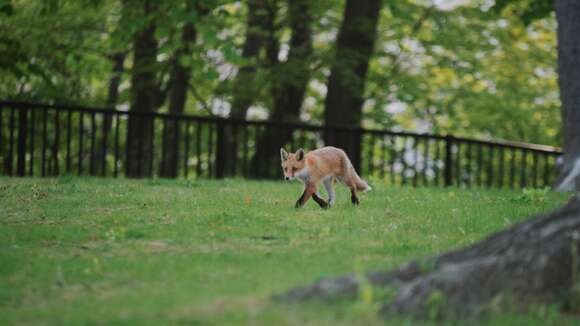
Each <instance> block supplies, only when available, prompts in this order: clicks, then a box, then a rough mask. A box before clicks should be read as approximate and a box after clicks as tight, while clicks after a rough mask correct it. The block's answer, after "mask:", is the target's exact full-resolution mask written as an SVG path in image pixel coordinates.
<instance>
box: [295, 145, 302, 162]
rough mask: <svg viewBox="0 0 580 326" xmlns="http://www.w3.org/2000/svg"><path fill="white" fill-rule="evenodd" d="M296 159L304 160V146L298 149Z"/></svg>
mask: <svg viewBox="0 0 580 326" xmlns="http://www.w3.org/2000/svg"><path fill="white" fill-rule="evenodd" d="M296 159H297V160H298V161H302V160H303V159H304V150H303V149H302V148H300V149H298V150H297V151H296Z"/></svg>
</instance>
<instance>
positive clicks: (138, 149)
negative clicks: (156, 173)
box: [125, 0, 160, 178]
mask: <svg viewBox="0 0 580 326" xmlns="http://www.w3.org/2000/svg"><path fill="white" fill-rule="evenodd" d="M155 2H156V1H153V0H143V1H141V2H137V3H138V4H139V7H140V10H139V14H140V15H142V16H143V17H144V18H145V20H146V22H145V24H144V25H143V27H142V28H141V29H140V30H139V31H138V32H137V33H136V34H135V37H134V41H133V42H134V43H133V69H132V73H131V109H130V110H131V112H136V113H140V114H142V115H133V116H131V117H130V119H129V122H128V130H127V139H126V149H127V164H126V166H125V174H126V175H127V176H128V177H132V178H139V177H147V176H151V175H152V173H153V170H152V162H153V153H152V152H151V142H152V141H153V131H154V130H153V119H152V118H151V117H150V116H147V114H148V113H153V112H155V110H156V108H157V103H158V101H159V95H160V93H159V85H158V83H157V79H156V75H155V73H156V71H157V70H156V68H157V40H156V39H155V30H156V24H155V20H154V16H153V14H154V13H155V11H156V9H157V5H156V4H155ZM132 4H135V3H133V2H132V1H127V2H126V5H127V6H130V5H132Z"/></svg>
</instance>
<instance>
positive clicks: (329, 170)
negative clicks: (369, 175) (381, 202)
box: [280, 146, 371, 209]
mask: <svg viewBox="0 0 580 326" xmlns="http://www.w3.org/2000/svg"><path fill="white" fill-rule="evenodd" d="M280 158H281V159H282V171H283V173H284V179H285V180H286V181H292V180H295V179H298V180H299V181H301V182H302V183H303V184H304V192H303V193H302V195H301V196H300V198H298V200H297V201H296V205H295V208H301V207H302V206H304V204H306V202H307V201H308V200H309V199H310V198H312V199H314V201H315V202H316V203H317V204H318V205H319V206H320V207H321V208H323V209H326V208H329V207H331V206H332V205H334V202H335V200H336V194H335V192H334V188H333V183H334V182H335V180H337V181H339V182H340V183H342V184H343V185H345V186H347V187H348V188H350V200H351V202H352V204H353V205H355V206H357V205H359V203H360V201H359V199H358V197H357V191H362V192H367V191H370V190H371V187H370V186H369V185H368V183H366V182H365V181H364V180H363V179H361V178H360V177H359V175H358V174H357V173H356V171H355V169H354V167H353V166H352V163H351V162H350V159H349V158H348V156H347V155H346V153H345V152H344V151H343V150H342V149H340V148H336V147H332V146H326V147H321V148H318V149H315V150H313V151H310V152H305V151H304V150H303V149H302V148H300V149H298V150H297V151H296V152H295V153H288V152H286V150H285V149H284V148H280ZM321 182H322V184H323V185H324V188H325V189H326V192H327V193H328V201H326V200H324V199H322V198H321V197H320V196H319V194H318V186H319V185H320V183H321Z"/></svg>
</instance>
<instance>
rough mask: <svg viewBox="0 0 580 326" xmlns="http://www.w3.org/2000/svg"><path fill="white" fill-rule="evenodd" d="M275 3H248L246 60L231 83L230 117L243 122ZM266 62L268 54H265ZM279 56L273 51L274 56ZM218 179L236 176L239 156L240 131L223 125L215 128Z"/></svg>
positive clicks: (253, 93)
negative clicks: (217, 146)
mask: <svg viewBox="0 0 580 326" xmlns="http://www.w3.org/2000/svg"><path fill="white" fill-rule="evenodd" d="M276 5H277V0H248V20H247V23H246V24H247V27H246V39H245V41H244V45H243V48H242V58H244V59H245V60H247V61H249V63H247V64H245V65H243V66H242V67H241V68H240V69H239V71H238V74H237V76H236V79H235V80H234V82H233V99H232V107H231V111H230V115H229V117H230V118H232V119H245V118H246V114H247V112H248V108H249V107H250V105H252V103H253V102H254V101H255V99H256V97H257V95H258V93H259V89H258V86H257V84H256V72H257V67H258V65H259V62H260V61H261V59H260V51H261V50H262V49H263V48H264V47H267V45H268V44H269V36H270V35H272V34H273V33H274V29H275V26H274V19H275V12H276ZM267 52H268V53H267V57H266V61H268V57H269V56H270V55H271V54H270V53H269V52H270V51H267ZM277 55H278V53H277V52H276V56H277ZM218 131H219V132H218V140H217V143H218V144H219V145H220V147H219V148H218V151H217V161H218V168H217V171H216V175H217V177H220V178H221V177H224V176H232V175H234V174H235V168H236V166H235V163H236V162H235V161H236V156H237V153H238V141H237V140H238V139H239V138H240V128H236V127H235V126H234V124H226V125H224V126H221V127H220V128H219V129H218Z"/></svg>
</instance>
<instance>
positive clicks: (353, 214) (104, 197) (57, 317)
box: [0, 177, 573, 325]
mask: <svg viewBox="0 0 580 326" xmlns="http://www.w3.org/2000/svg"><path fill="white" fill-rule="evenodd" d="M373 186H374V191H372V192H370V193H367V194H363V195H361V205H360V207H358V208H354V207H352V206H351V205H350V202H349V194H348V192H347V191H346V189H344V188H342V187H341V188H339V189H338V193H337V195H338V200H337V204H336V206H335V207H333V208H331V209H329V210H321V209H319V208H318V206H317V205H316V204H315V203H314V202H309V203H308V204H307V205H306V207H305V208H304V209H302V210H295V209H294V208H293V205H294V202H295V201H296V199H297V198H298V196H299V195H300V192H301V186H300V185H299V184H298V183H283V182H281V181H280V182H256V181H244V180H225V181H204V180H202V181H195V180H182V181H166V180H144V181H129V180H109V179H92V178H87V179H79V178H73V177H65V178H58V179H10V178H0V316H1V317H0V319H1V320H2V321H3V324H4V325H7V324H8V325H9V324H16V325H18V324H75V325H78V324H106V325H110V324H128V323H132V324H159V323H174V324H193V325H198V324H199V325H222V324H263V325H274V324H275V325H284V324H291V325H303V324H313V325H320V324H333V325H335V324H361V323H366V324H382V323H384V322H385V321H382V320H380V319H378V318H377V317H376V314H375V313H376V311H377V309H378V307H379V306H380V301H379V300H377V299H373V298H372V296H371V298H369V296H368V295H365V296H361V297H360V298H357V299H356V300H354V301H352V302H350V301H349V302H340V303H337V304H333V305H329V304H325V303H318V302H313V303H307V304H298V305H284V304H278V303H272V302H270V301H269V300H268V297H269V296H270V295H271V294H275V293H279V292H282V291H284V290H285V289H288V288H290V287H293V286H297V285H303V284H307V283H309V282H312V281H315V280H316V279H318V278H320V277H323V276H330V275H339V274H344V273H348V272H352V271H355V272H362V271H367V270H373V269H384V268H391V267H394V266H396V265H398V264H401V263H403V262H405V261H407V260H409V259H411V258H415V257H421V256H425V255H430V254H433V253H436V252H438V251H441V250H446V249H450V248H454V247H459V246H464V245H467V244H470V243H473V242H474V241H477V240H478V239H481V238H482V237H484V236H486V235H487V234H489V233H491V232H493V231H495V230H498V229H501V228H504V227H506V226H509V225H511V224H513V223H515V222H517V221H519V220H521V219H522V218H525V217H526V216H528V215H530V214H535V213H539V212H543V211H545V210H548V209H551V208H554V207H557V206H559V205H561V204H562V203H563V202H565V201H566V199H567V198H568V197H569V195H561V194H547V195H546V194H545V193H543V192H541V191H532V192H527V193H523V192H521V191H517V192H515V191H508V190H501V191H500V190H493V191H492V190H458V189H453V188H450V189H441V188H438V189H435V188H432V189H427V188H417V189H414V188H390V187H386V186H385V185H381V184H380V182H374V184H373ZM540 317H541V318H540ZM386 322H387V323H390V324H399V323H400V321H386ZM487 322H490V323H491V322H495V323H502V324H522V323H526V324H527V323H533V322H535V323H536V324H542V325H544V324H546V323H557V324H562V323H573V320H570V319H569V318H567V317H565V316H560V315H558V313H555V312H554V310H553V309H547V310H546V309H537V311H536V310H533V311H531V312H530V313H529V314H528V315H526V316H520V315H517V314H505V313H504V314H501V315H497V316H492V317H491V319H489V320H487Z"/></svg>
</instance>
